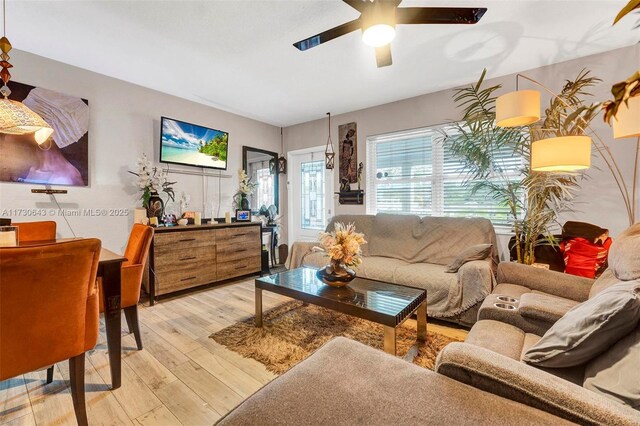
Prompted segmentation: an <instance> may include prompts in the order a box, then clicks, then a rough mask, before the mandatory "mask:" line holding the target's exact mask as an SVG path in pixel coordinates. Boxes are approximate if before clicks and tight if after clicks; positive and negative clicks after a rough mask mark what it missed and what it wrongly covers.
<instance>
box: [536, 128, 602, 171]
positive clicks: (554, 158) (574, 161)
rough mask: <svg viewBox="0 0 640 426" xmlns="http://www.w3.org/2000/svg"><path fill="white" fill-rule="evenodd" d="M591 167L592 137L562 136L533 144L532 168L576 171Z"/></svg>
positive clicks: (537, 169)
mask: <svg viewBox="0 0 640 426" xmlns="http://www.w3.org/2000/svg"><path fill="white" fill-rule="evenodd" d="M589 167H591V138H590V137H589V136H561V137H557V138H548V139H541V140H539V141H535V142H533V143H532V144H531V170H534V171H537V172H574V171H576V170H583V169H588V168H589Z"/></svg>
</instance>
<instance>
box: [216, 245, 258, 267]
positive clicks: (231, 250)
mask: <svg viewBox="0 0 640 426" xmlns="http://www.w3.org/2000/svg"><path fill="white" fill-rule="evenodd" d="M216 254H217V256H216V258H217V261H218V262H230V261H232V260H242V259H246V258H249V257H254V256H260V242H259V241H251V242H244V243H242V244H233V243H230V244H219V245H218V246H217V247H216Z"/></svg>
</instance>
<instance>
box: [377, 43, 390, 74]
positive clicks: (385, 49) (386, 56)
mask: <svg viewBox="0 0 640 426" xmlns="http://www.w3.org/2000/svg"><path fill="white" fill-rule="evenodd" d="M376 63H377V64H378V68H382V67H388V66H389V65H391V63H392V62H391V43H389V44H387V45H386V46H382V47H376Z"/></svg>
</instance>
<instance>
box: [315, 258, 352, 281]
mask: <svg viewBox="0 0 640 426" xmlns="http://www.w3.org/2000/svg"><path fill="white" fill-rule="evenodd" d="M316 276H317V277H318V278H319V279H321V280H322V282H323V283H325V284H328V285H330V286H332V287H344V286H345V285H347V284H349V282H351V281H353V279H354V278H355V277H356V273H355V271H354V270H353V269H350V268H348V267H347V266H346V265H345V264H344V263H342V262H340V261H337V260H332V261H331V263H330V264H328V265H327V266H325V267H324V268H322V269H320V270H319V271H318V272H316Z"/></svg>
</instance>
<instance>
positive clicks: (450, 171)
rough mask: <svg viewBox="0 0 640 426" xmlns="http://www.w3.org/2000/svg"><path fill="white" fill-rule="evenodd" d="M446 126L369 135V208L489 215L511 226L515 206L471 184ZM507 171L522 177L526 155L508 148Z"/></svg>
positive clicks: (421, 213) (504, 157) (372, 211)
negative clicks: (451, 145)
mask: <svg viewBox="0 0 640 426" xmlns="http://www.w3.org/2000/svg"><path fill="white" fill-rule="evenodd" d="M442 130H445V131H446V132H451V131H452V129H451V128H448V129H443V128H442V127H439V128H425V129H418V130H409V131H402V132H397V133H392V134H387V135H379V136H373V137H369V138H367V193H368V194H367V195H368V196H367V197H366V200H367V213H369V214H376V213H396V214H416V215H419V216H452V217H485V218H487V219H490V220H491V221H492V222H493V223H494V225H497V226H508V225H509V208H508V207H507V206H506V205H501V204H500V203H499V202H498V201H496V200H494V199H493V198H492V197H491V196H488V194H487V191H477V192H476V193H473V192H472V190H471V187H470V186H469V185H465V178H466V172H465V170H464V163H463V162H462V161H460V160H459V159H457V158H456V157H454V156H453V154H452V153H451V152H450V150H449V149H448V148H447V146H446V144H445V143H444V141H443V139H444V138H443V135H442ZM499 155H500V160H499V161H498V163H499V164H501V167H502V168H503V171H502V172H503V175H507V176H510V177H511V176H512V177H513V179H514V180H517V179H520V177H519V175H520V169H521V166H522V159H521V158H520V157H514V156H513V155H512V153H511V152H510V151H509V152H507V150H505V152H504V153H500V154H499Z"/></svg>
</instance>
